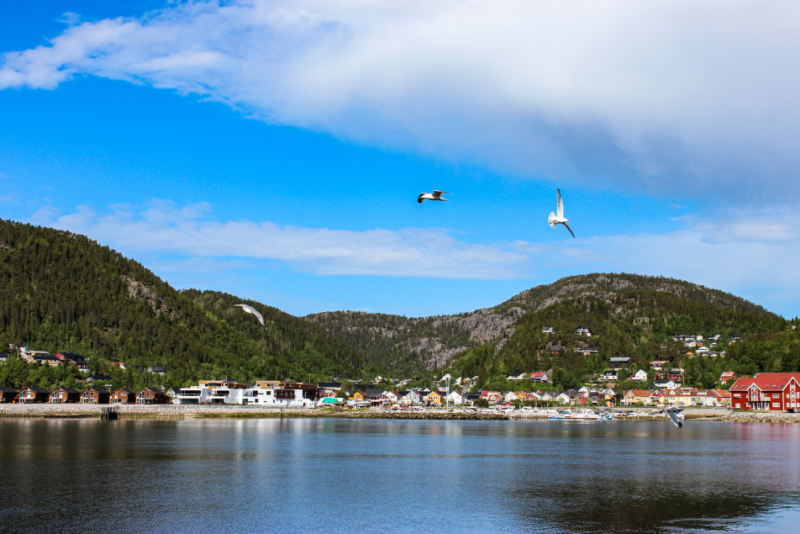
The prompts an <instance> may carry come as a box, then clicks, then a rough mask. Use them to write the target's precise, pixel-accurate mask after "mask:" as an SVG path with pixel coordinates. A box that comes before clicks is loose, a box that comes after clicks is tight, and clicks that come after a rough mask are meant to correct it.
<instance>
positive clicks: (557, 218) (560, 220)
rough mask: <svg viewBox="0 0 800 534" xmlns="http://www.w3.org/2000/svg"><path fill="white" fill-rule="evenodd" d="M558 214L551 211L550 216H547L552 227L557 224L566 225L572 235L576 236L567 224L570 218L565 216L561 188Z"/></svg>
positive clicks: (559, 190)
mask: <svg viewBox="0 0 800 534" xmlns="http://www.w3.org/2000/svg"><path fill="white" fill-rule="evenodd" d="M557 191H558V215H556V214H555V213H553V212H552V211H551V212H550V217H548V218H547V222H548V223H549V224H550V227H551V228H555V227H556V225H557V224H563V225H564V226H566V228H567V230H569V233H570V234H572V237H573V238H574V237H575V234H574V233H573V232H572V228H570V227H569V225H568V224H567V223H568V222H569V219H565V218H564V201H563V200H562V199H561V189H558V190H557Z"/></svg>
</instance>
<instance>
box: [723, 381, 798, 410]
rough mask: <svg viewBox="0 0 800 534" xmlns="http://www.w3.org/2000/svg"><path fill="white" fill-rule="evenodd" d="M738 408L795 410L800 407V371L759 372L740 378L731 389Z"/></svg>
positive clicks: (734, 402) (733, 401)
mask: <svg viewBox="0 0 800 534" xmlns="http://www.w3.org/2000/svg"><path fill="white" fill-rule="evenodd" d="M730 394H731V405H732V407H733V408H734V409H738V410H771V411H787V410H791V411H795V410H797V409H798V408H800V373H758V374H757V375H756V376H754V377H752V378H740V379H738V380H737V381H736V382H735V383H734V384H733V385H732V386H731V389H730Z"/></svg>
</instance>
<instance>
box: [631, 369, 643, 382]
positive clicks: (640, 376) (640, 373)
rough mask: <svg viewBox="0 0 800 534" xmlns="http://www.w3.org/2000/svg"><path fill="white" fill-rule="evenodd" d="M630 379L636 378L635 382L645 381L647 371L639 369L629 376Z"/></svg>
mask: <svg viewBox="0 0 800 534" xmlns="http://www.w3.org/2000/svg"><path fill="white" fill-rule="evenodd" d="M631 380H636V381H637V382H647V373H646V372H644V371H642V370H641V369H639V370H638V371H636V373H634V375H633V376H632V377H631Z"/></svg>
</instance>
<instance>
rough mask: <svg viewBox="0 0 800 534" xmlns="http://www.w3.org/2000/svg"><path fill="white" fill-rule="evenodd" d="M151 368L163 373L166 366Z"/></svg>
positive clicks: (155, 371)
mask: <svg viewBox="0 0 800 534" xmlns="http://www.w3.org/2000/svg"><path fill="white" fill-rule="evenodd" d="M150 370H151V371H153V372H154V373H163V372H164V368H163V367H150Z"/></svg>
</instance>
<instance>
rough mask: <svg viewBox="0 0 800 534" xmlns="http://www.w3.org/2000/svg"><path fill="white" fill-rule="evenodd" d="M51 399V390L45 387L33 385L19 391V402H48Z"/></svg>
mask: <svg viewBox="0 0 800 534" xmlns="http://www.w3.org/2000/svg"><path fill="white" fill-rule="evenodd" d="M48 400H50V392H49V391H47V390H46V389H44V388H40V387H36V386H31V387H28V388H25V389H23V390H22V391H20V392H19V402H20V403H29V402H47V401H48Z"/></svg>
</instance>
